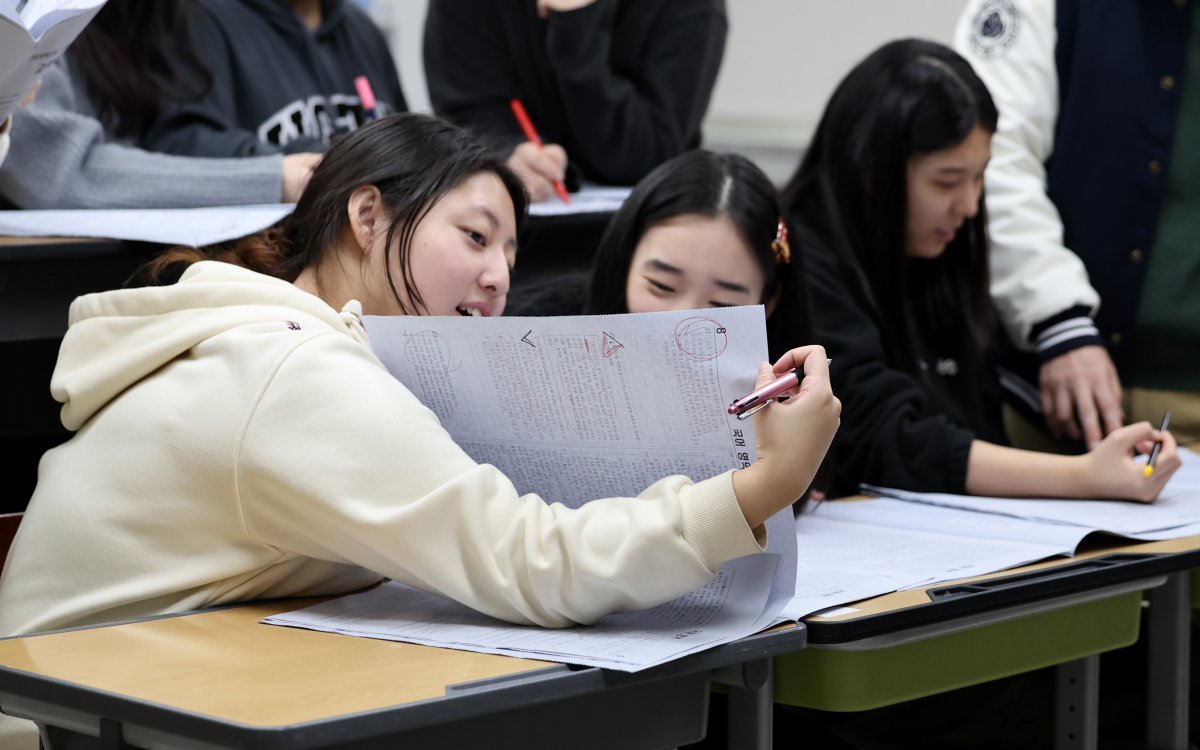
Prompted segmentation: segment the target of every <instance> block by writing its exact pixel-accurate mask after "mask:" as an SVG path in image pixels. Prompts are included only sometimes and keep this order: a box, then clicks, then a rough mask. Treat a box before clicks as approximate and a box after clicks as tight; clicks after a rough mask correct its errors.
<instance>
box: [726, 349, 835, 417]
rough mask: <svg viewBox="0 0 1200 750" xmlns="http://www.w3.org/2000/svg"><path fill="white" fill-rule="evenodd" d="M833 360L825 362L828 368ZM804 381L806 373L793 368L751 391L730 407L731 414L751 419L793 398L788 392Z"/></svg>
mask: <svg viewBox="0 0 1200 750" xmlns="http://www.w3.org/2000/svg"><path fill="white" fill-rule="evenodd" d="M832 362H833V360H832V359H827V360H825V364H826V365H827V366H828V365H829V364H831V363H832ZM803 379H804V371H803V370H802V369H800V368H799V367H795V368H792V369H791V370H788V371H787V372H785V373H784V374H782V375H780V376H779V377H777V378H775V379H774V380H772V381H771V382H770V383H767V384H766V385H764V386H763V387H762V388H759V389H757V390H754V391H751V392H750V393H747V394H746V395H745V396H742V397H741V398H739V399H738V400H736V401H734V402H733V403H732V404H730V405H729V413H730V414H732V415H734V416H736V417H737V418H738V419H749V418H750V416H751V415H753V414H754V413H755V412H757V411H758V410H759V409H762V408H763V407H765V406H766V405H767V404H769V403H771V402H772V401H779V402H780V403H782V402H784V401H787V400H788V399H789V398H791V397H790V396H789V395H788V391H790V390H792V389H793V388H795V387H796V386H797V385H799V384H800V381H801V380H803Z"/></svg>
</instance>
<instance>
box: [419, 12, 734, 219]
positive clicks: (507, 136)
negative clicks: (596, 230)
mask: <svg viewBox="0 0 1200 750" xmlns="http://www.w3.org/2000/svg"><path fill="white" fill-rule="evenodd" d="M727 29H728V23H727V21H726V17H725V0H507V1H501V0H431V2H430V3H429V13H428V15H427V16H426V19H425V48H424V53H425V75H426V77H427V79H428V82H429V96H430V98H431V99H432V101H433V107H434V110H435V111H436V112H437V113H438V114H440V115H443V116H445V117H448V118H449V119H451V120H453V121H455V122H457V123H458V124H460V125H464V126H466V127H469V128H471V129H472V130H474V131H475V132H476V134H477V135H479V136H480V137H481V138H483V139H484V141H485V142H487V143H488V144H489V145H491V146H492V147H493V148H495V149H496V150H497V152H498V153H499V154H500V155H501V156H502V157H503V158H505V159H508V165H509V166H510V167H513V168H514V169H516V170H517V171H518V173H519V174H520V175H521V177H522V180H523V181H524V182H525V185H526V188H527V189H528V190H529V191H530V193H531V194H532V195H533V197H534V198H535V199H539V198H547V197H550V196H551V195H553V192H552V190H551V180H553V179H559V178H561V177H563V174H564V173H563V168H564V167H565V166H566V163H567V160H568V159H569V161H570V164H571V167H570V175H568V177H569V178H570V179H568V181H569V182H573V181H574V178H586V179H589V180H592V181H595V182H602V183H608V184H615V185H632V184H634V183H636V182H637V181H638V180H640V179H641V178H643V177H645V176H646V175H647V174H648V173H649V172H650V170H652V169H654V168H655V167H656V166H658V165H659V164H661V163H662V162H664V161H666V160H667V159H670V158H671V157H673V156H676V155H678V154H680V153H682V152H683V151H686V150H688V149H692V148H696V147H697V146H699V145H700V121H701V119H702V118H703V117H704V113H705V110H706V109H707V108H708V101H709V97H710V96H711V95H712V88H713V84H714V83H715V82H716V79H717V70H718V69H719V68H720V65H721V57H722V55H723V54H724V51H725V34H726V31H727ZM513 98H518V99H520V100H521V101H522V103H523V104H524V105H525V108H526V109H527V110H528V112H529V116H530V118H531V119H532V120H533V122H534V124H535V125H536V126H537V128H538V131H539V134H540V135H541V137H542V139H543V140H544V141H545V142H546V143H547V144H551V145H549V146H547V147H546V148H545V149H544V150H540V149H537V148H536V147H534V146H532V145H526V144H525V136H524V135H523V134H522V132H521V129H520V127H519V126H518V125H517V122H516V120H515V119H514V118H513V115H512V112H511V111H510V108H509V101H510V100H511V99H513Z"/></svg>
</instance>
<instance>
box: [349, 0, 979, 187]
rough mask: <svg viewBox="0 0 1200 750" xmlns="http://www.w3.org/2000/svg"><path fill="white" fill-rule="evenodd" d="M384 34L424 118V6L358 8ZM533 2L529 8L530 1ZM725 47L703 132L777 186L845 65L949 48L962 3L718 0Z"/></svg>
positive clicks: (391, 3)
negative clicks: (897, 42)
mask: <svg viewBox="0 0 1200 750" xmlns="http://www.w3.org/2000/svg"><path fill="white" fill-rule="evenodd" d="M359 1H360V2H361V3H362V4H363V5H364V6H366V7H367V8H368V10H369V11H370V12H371V14H372V16H373V17H374V18H375V19H376V21H377V22H379V23H380V25H381V26H383V27H384V28H385V30H386V31H387V33H388V36H389V38H390V39H391V40H392V48H393V51H394V53H395V56H396V61H397V64H398V66H399V67H400V77H401V82H402V83H403V85H404V92H405V95H406V96H407V97H408V101H409V106H410V108H411V109H413V110H416V111H423V112H427V111H429V95H428V92H427V91H426V88H425V76H424V71H423V70H422V64H421V38H422V26H423V24H424V18H425V9H426V7H427V0H359ZM529 2H533V0H529ZM727 3H728V13H729V24H730V31H729V38H728V41H727V43H726V48H725V60H724V62H723V64H722V67H721V74H720V76H719V77H718V79H717V86H716V89H715V90H714V92H713V100H712V103H711V105H710V106H709V112H708V117H707V119H706V121H705V126H704V132H705V138H706V141H707V142H708V143H709V144H710V145H713V146H715V147H718V148H722V149H741V150H745V151H746V152H747V153H749V154H750V155H751V156H752V158H756V160H758V161H759V162H760V163H761V164H763V166H764V168H766V169H767V172H768V174H770V175H771V176H772V177H779V176H781V175H783V174H784V173H785V172H786V169H787V168H788V167H789V166H790V164H794V160H795V158H796V156H797V155H798V154H799V153H800V151H801V150H802V149H803V148H804V146H805V145H806V144H807V143H808V140H809V138H810V136H811V134H812V131H813V129H814V128H815V127H816V122H817V118H818V117H819V116H820V114H821V110H822V108H823V107H824V104H825V101H826V99H828V97H829V94H830V93H831V92H832V90H833V88H834V86H835V85H836V84H837V82H838V81H839V80H841V77H842V76H843V75H844V74H845V73H846V71H848V70H849V69H850V67H851V66H852V65H854V63H856V62H857V61H858V60H860V59H861V58H862V57H863V56H865V55H866V54H867V53H868V52H870V51H871V50H873V49H874V48H875V47H877V46H879V45H880V44H882V43H883V42H885V41H887V40H889V39H895V38H898V37H903V36H921V37H927V38H930V39H936V40H939V41H943V42H947V43H948V42H949V41H950V38H951V36H952V34H953V31H954V24H955V22H956V21H957V19H958V16H959V14H960V13H961V11H962V8H963V6H964V5H965V4H966V0H791V1H790V2H789V1H787V0H727Z"/></svg>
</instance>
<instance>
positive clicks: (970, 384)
mask: <svg viewBox="0 0 1200 750" xmlns="http://www.w3.org/2000/svg"><path fill="white" fill-rule="evenodd" d="M996 121H997V112H996V107H995V105H994V104H993V102H992V98H991V96H990V95H989V93H988V91H987V88H986V87H985V86H984V84H983V83H982V82H981V81H980V79H979V78H978V76H976V75H975V72H974V71H973V70H972V69H971V67H970V65H968V64H967V62H966V61H965V60H963V59H962V58H961V57H960V56H959V55H958V54H957V53H955V52H953V51H952V50H950V49H949V48H948V47H945V46H943V45H940V44H937V43H934V42H927V41H922V40H914V39H908V40H901V41H897V42H892V43H889V44H886V45H884V46H883V47H881V48H880V49H878V50H876V51H875V52H874V53H872V54H871V55H869V56H868V57H867V58H866V59H865V60H863V61H862V62H861V63H860V64H859V65H858V66H857V67H855V68H854V70H852V71H851V72H850V73H849V74H848V75H847V76H846V78H845V79H844V80H843V81H842V82H841V84H839V86H838V88H837V89H836V90H835V92H834V94H833V97H832V98H831V99H830V102H829V104H828V106H827V107H826V110H825V113H824V115H823V116H822V118H821V121H820V123H819V124H818V126H817V130H816V133H815V134H814V136H813V140H812V143H811V144H810V146H809V148H808V151H807V152H806V154H805V157H804V160H803V162H802V163H801V164H800V167H799V169H798V170H797V172H796V174H795V176H793V177H792V179H791V181H790V183H789V184H788V186H787V188H786V189H785V190H784V207H785V210H787V211H788V212H789V213H790V217H791V218H792V219H793V220H794V222H795V223H796V224H797V225H798V230H799V231H798V237H797V238H796V242H797V244H799V245H800V246H801V248H802V249H803V252H804V258H805V261H806V263H807V264H808V269H809V272H810V279H809V281H810V284H809V286H810V288H811V289H812V291H813V312H814V316H815V323H816V329H817V342H818V343H820V344H823V345H824V346H825V347H826V350H827V351H828V353H829V356H830V357H832V358H833V362H834V364H833V367H832V368H831V373H832V379H833V385H834V391H835V392H836V393H837V394H838V396H839V398H841V399H842V403H843V412H842V427H841V430H840V431H839V432H838V435H837V439H836V440H835V441H834V445H833V448H832V449H831V451H830V454H831V455H832V456H833V465H834V466H835V467H836V468H835V470H836V478H835V483H834V487H833V490H834V494H844V493H850V492H854V491H856V490H857V487H858V484H859V483H860V482H869V483H872V484H877V485H885V486H891V487H898V488H903V489H910V490H919V491H936V492H953V493H970V494H979V495H1001V496H1035V497H1092V498H1101V497H1107V498H1123V499H1134V500H1141V501H1144V502H1148V501H1151V500H1153V499H1154V498H1155V497H1156V496H1157V495H1158V492H1159V490H1160V489H1161V488H1162V486H1163V485H1164V484H1165V483H1166V481H1167V479H1168V478H1169V477H1170V476H1171V474H1172V473H1173V472H1174V471H1175V469H1176V468H1178V466H1179V458H1178V456H1177V455H1176V453H1175V442H1174V439H1173V438H1172V437H1171V435H1170V434H1169V433H1165V432H1163V433H1159V432H1158V431H1157V430H1155V429H1153V427H1152V426H1151V425H1150V424H1149V423H1147V422H1141V423H1139V424H1135V425H1130V426H1127V427H1124V428H1121V429H1118V430H1116V431H1114V432H1113V433H1111V434H1110V435H1109V436H1108V438H1106V439H1105V440H1104V441H1103V442H1101V443H1100V445H1099V446H1098V447H1097V448H1096V449H1095V450H1094V451H1092V452H1091V453H1088V454H1085V455H1082V456H1060V455H1051V454H1043V453H1034V452H1031V451H1022V450H1016V449H1014V448H1009V447H1006V446H1005V445H1004V443H1005V442H1006V441H1005V437H1004V433H1003V428H1002V426H1001V424H1000V421H999V412H998V383H997V375H996V373H995V370H994V369H993V367H992V364H991V358H990V353H989V342H990V341H991V339H992V335H993V332H994V330H995V326H994V315H993V311H992V307H991V300H990V297H989V295H988V283H987V282H988V278H987V225H986V220H985V215H984V212H983V170H984V167H985V166H986V165H987V162H988V159H989V157H990V149H991V146H990V144H991V136H992V133H993V132H994V131H995V129H996ZM1159 439H1161V440H1162V441H1163V452H1162V454H1160V456H1159V461H1158V469H1157V471H1155V472H1154V473H1153V475H1152V476H1150V477H1146V476H1143V472H1142V467H1141V465H1140V464H1138V463H1137V462H1136V461H1135V459H1134V452H1135V450H1136V451H1140V452H1143V453H1145V452H1149V450H1150V449H1151V446H1152V444H1153V442H1154V441H1155V440H1159ZM1163 456H1169V459H1168V461H1167V462H1166V463H1164V462H1163Z"/></svg>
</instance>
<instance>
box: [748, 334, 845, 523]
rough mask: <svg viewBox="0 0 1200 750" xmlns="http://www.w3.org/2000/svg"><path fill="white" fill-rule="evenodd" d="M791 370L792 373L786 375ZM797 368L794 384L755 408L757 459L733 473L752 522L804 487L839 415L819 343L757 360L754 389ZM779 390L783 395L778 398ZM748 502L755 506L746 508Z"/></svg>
mask: <svg viewBox="0 0 1200 750" xmlns="http://www.w3.org/2000/svg"><path fill="white" fill-rule="evenodd" d="M793 371H795V374H794V375H789V374H790V373H793ZM801 374H803V377H801V378H800V382H799V383H798V384H796V385H793V386H792V387H790V388H787V389H784V390H783V391H779V392H777V393H776V395H775V396H772V400H773V401H774V402H775V403H774V405H773V406H772V407H771V408H770V409H762V410H759V411H758V413H757V414H755V416H754V434H755V439H756V442H757V445H758V460H757V461H756V462H755V463H753V464H751V465H750V466H749V467H748V468H745V469H741V470H739V471H737V472H734V475H733V482H734V491H735V493H736V494H737V496H738V502H739V503H740V504H741V505H742V509H743V511H745V513H746V520H747V521H749V522H750V524H751V526H752V527H753V526H755V525H756V524H757V523H761V522H762V521H763V520H765V519H766V517H767V516H769V515H770V514H771V513H773V512H775V511H776V510H779V509H780V508H783V507H787V506H788V505H790V504H791V503H792V502H794V501H795V500H796V499H797V498H799V497H800V496H801V494H803V493H804V491H805V490H806V489H807V488H808V486H809V484H810V483H811V482H812V478H813V476H815V475H816V472H817V468H818V467H819V466H820V465H821V461H822V460H823V459H824V458H825V452H826V451H827V450H829V445H830V443H831V442H832V441H833V436H834V433H836V432H837V428H838V425H839V423H840V421H841V411H842V405H841V402H839V401H838V400H837V398H835V397H834V395H833V389H832V388H831V387H830V384H829V365H828V360H827V359H826V358H825V349H824V348H822V347H820V346H805V347H800V348H799V349H793V350H791V351H790V352H788V353H786V354H784V355H783V356H782V357H781V358H780V359H779V361H778V362H776V363H775V365H774V366H773V367H772V366H770V365H768V364H766V363H763V366H762V368H761V369H760V371H759V373H758V379H757V382H756V383H755V390H756V391H757V390H760V389H764V388H766V387H767V386H770V385H771V384H772V383H773V382H774V381H776V380H777V379H779V378H781V377H785V376H788V377H791V378H793V379H794V378H795V377H798V376H800V375H801ZM781 387H782V386H781V385H779V386H774V388H772V390H774V389H776V388H781ZM785 394H786V395H787V396H788V398H786V399H781V398H779V396H782V395H785ZM742 400H743V399H738V401H742ZM736 403H737V402H735V404H736ZM751 408H752V407H751ZM748 410H749V409H746V411H748ZM748 505H749V506H751V507H753V508H756V509H757V510H754V511H753V512H752V511H751V510H750V509H749V508H748V507H747V506H748ZM763 513H765V514H766V515H762V514H763Z"/></svg>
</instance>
